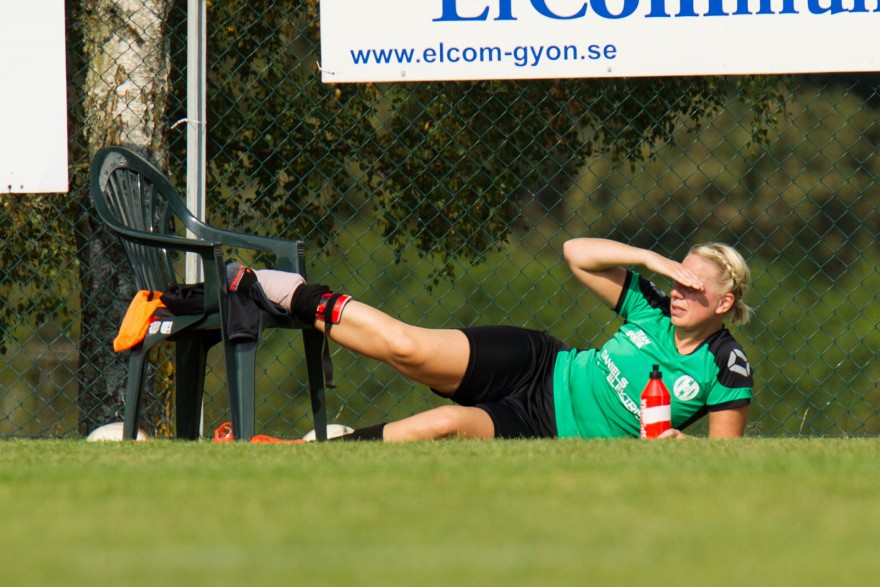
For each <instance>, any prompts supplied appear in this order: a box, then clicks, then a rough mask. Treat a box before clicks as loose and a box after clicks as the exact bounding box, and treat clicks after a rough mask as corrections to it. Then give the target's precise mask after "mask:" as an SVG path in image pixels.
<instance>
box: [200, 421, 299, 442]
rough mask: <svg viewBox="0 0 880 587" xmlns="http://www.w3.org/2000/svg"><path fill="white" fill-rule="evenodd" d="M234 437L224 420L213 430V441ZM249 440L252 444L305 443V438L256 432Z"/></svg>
mask: <svg viewBox="0 0 880 587" xmlns="http://www.w3.org/2000/svg"><path fill="white" fill-rule="evenodd" d="M234 440H235V438H234V437H233V436H232V423H231V422H224V423H223V424H220V426H219V427H218V428H217V430H215V431H214V442H232V441H234ZM251 442H253V443H254V444H306V441H305V440H302V439H299V438H297V439H294V440H287V439H284V438H275V437H274V436H267V435H265V434H257V435H255V436H253V437H252V438H251Z"/></svg>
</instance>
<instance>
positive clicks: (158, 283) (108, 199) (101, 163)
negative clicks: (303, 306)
mask: <svg viewBox="0 0 880 587" xmlns="http://www.w3.org/2000/svg"><path fill="white" fill-rule="evenodd" d="M90 186H91V193H92V198H93V200H94V203H95V208H96V210H97V212H98V215H99V216H100V217H101V219H102V220H103V221H104V223H105V224H106V225H107V226H108V227H109V228H110V230H111V231H112V232H113V233H114V234H115V235H116V236H117V237H118V239H119V241H120V243H121V244H122V246H123V248H124V249H125V252H126V255H127V256H128V260H129V262H130V263H131V267H132V270H133V272H134V281H135V286H136V287H137V289H139V290H147V291H157V292H164V291H167V290H168V289H169V287H172V286H174V285H175V284H181V283H184V281H185V280H184V279H183V276H181V275H178V274H177V273H176V266H181V265H182V264H181V263H180V262H178V263H176V264H175V262H174V261H175V258H179V257H180V256H181V254H182V253H183V252H189V253H195V254H197V255H198V256H199V257H200V258H201V261H202V267H203V270H204V303H203V305H202V308H201V310H200V311H198V312H197V313H194V314H187V315H170V316H163V317H162V318H161V320H160V321H157V322H156V323H155V324H158V326H156V327H152V328H150V329H149V331H148V332H147V334H146V336H145V337H144V339H143V341H142V342H141V343H140V344H137V345H136V346H135V347H133V348H132V349H131V351H130V357H129V371H128V380H127V384H126V390H125V415H124V423H123V428H124V431H123V437H124V438H126V439H134V438H135V437H136V434H137V424H138V412H139V408H140V400H141V396H142V394H143V389H144V373H145V365H146V363H145V362H146V357H147V353H148V351H149V350H150V349H151V348H152V347H154V346H155V345H156V344H158V343H160V342H162V341H164V340H169V341H173V342H174V343H175V353H174V357H175V368H176V394H175V396H176V427H177V437H178V438H186V439H197V438H198V437H199V432H200V431H199V427H200V422H201V405H202V397H203V395H204V387H205V370H206V368H207V360H206V359H207V354H208V350H209V349H210V348H211V347H212V346H214V345H215V344H217V343H220V342H222V343H223V351H224V361H225V364H226V381H227V388H228V391H229V405H230V412H231V418H230V419H231V422H232V430H233V436H234V438H235V439H236V440H249V439H250V438H251V437H253V436H254V433H255V430H254V426H255V414H254V411H255V410H254V406H255V398H254V380H255V366H256V363H255V360H256V350H257V346H258V343H259V331H261V330H263V329H266V328H285V329H298V330H301V331H302V338H303V343H304V352H305V361H306V367H307V372H308V388H309V393H310V397H311V407H312V415H313V418H314V427H315V430H316V433H317V435H318V439H319V440H324V439H326V430H327V416H326V406H325V397H324V372H323V366H322V346H323V343H324V337H323V334H321V332H320V331H318V330H315V329H314V328H313V327H312V326H309V325H306V324H304V323H302V322H300V321H298V320H296V319H295V318H292V317H290V316H287V315H279V314H280V313H278V312H269V311H266V310H260V314H259V321H260V324H259V328H258V329H257V335H256V336H255V337H247V336H243V337H242V336H239V337H235V336H233V337H232V338H231V336H230V335H231V334H233V333H231V332H230V318H229V310H228V304H229V299H228V298H229V295H230V294H229V292H228V291H227V287H226V279H227V276H226V266H225V263H224V261H225V260H224V249H225V248H228V247H236V248H240V249H248V250H253V251H261V252H264V253H270V254H272V255H274V256H275V267H276V268H277V269H280V270H283V271H293V272H296V273H299V274H302V275H305V268H306V264H305V254H304V246H305V245H304V243H303V242H302V241H292V240H283V239H275V238H268V237H262V236H257V235H251V234H243V233H238V232H234V231H230V230H223V229H219V228H214V227H212V226H209V225H207V224H205V223H203V222H201V221H199V220H198V219H197V218H195V216H193V215H192V214H191V213H190V211H189V209H188V208H187V207H186V204H185V202H184V200H183V199H182V198H181V197H180V195H179V194H178V193H177V190H175V189H174V187H173V186H172V185H171V182H170V181H169V180H168V178H167V177H166V176H165V175H164V174H163V173H162V172H160V171H159V170H158V169H157V168H156V167H155V166H154V165H153V164H152V163H150V162H149V161H148V160H147V159H146V158H144V157H143V156H142V155H140V154H138V153H137V152H135V151H133V150H131V149H128V148H125V147H107V148H104V149H101V150H100V151H98V152H97V154H96V155H95V157H94V159H93V160H92V166H91V178H90ZM184 229H185V230H187V231H188V233H183V232H182V231H183V230H184ZM233 327H234V324H233Z"/></svg>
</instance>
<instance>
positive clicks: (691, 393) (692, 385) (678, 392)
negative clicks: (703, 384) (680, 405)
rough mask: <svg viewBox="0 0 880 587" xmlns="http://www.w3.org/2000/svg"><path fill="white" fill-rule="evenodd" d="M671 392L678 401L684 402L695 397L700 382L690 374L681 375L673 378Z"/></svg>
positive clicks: (698, 390) (698, 391)
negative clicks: (673, 382)
mask: <svg viewBox="0 0 880 587" xmlns="http://www.w3.org/2000/svg"><path fill="white" fill-rule="evenodd" d="M672 393H674V394H675V397H677V398H678V399H679V400H680V401H683V402H686V401H688V400H692V399H694V398H695V397H697V394H698V393H700V384H699V383H697V382H696V381H695V380H694V378H693V377H691V376H690V375H682V376H681V377H679V378H678V379H676V380H675V385H673V386H672Z"/></svg>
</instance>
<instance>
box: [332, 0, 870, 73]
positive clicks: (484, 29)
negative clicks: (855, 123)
mask: <svg viewBox="0 0 880 587" xmlns="http://www.w3.org/2000/svg"><path fill="white" fill-rule="evenodd" d="M320 8H321V73H322V79H323V81H325V82H329V83H335V82H365V81H427V80H475V79H524V78H564V77H635V76H670V75H710V74H711V75H716V74H717V75H729V74H747V73H755V74H771V73H807V72H841V71H877V70H880V0H321V2H320Z"/></svg>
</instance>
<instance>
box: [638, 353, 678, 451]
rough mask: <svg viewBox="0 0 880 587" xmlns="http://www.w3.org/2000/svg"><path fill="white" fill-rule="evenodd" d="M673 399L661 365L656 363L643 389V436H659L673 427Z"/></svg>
mask: <svg viewBox="0 0 880 587" xmlns="http://www.w3.org/2000/svg"><path fill="white" fill-rule="evenodd" d="M671 401H672V399H671V398H670V396H669V390H668V389H666V386H665V385H664V384H663V379H662V378H661V375H660V366H659V365H654V370H653V371H651V378H650V379H648V385H646V386H645V389H644V391H642V409H641V423H642V430H641V437H642V438H657V437H658V436H660V435H661V434H662V433H663V432H664V431H666V430H669V429H670V428H672V406H671V405H670V404H671Z"/></svg>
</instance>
